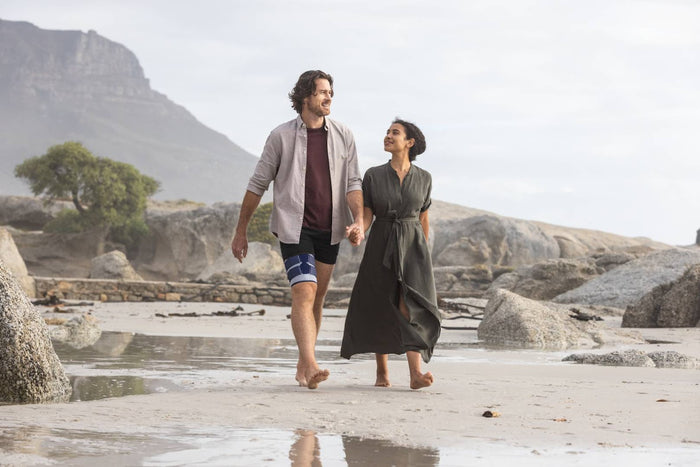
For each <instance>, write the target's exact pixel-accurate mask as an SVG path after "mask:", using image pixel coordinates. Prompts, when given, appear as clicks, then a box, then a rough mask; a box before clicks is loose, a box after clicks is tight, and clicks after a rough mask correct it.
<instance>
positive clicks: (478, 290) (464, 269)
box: [433, 264, 493, 296]
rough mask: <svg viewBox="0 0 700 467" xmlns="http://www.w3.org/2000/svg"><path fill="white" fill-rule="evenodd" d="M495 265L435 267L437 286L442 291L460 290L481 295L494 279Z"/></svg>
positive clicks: (467, 293)
mask: <svg viewBox="0 0 700 467" xmlns="http://www.w3.org/2000/svg"><path fill="white" fill-rule="evenodd" d="M492 268H493V266H490V265H486V264H477V265H474V266H440V267H435V268H433V273H434V275H435V286H436V288H437V290H438V291H440V292H460V293H464V294H465V295H470V296H480V295H482V294H483V293H484V291H485V290H486V289H487V288H488V287H489V285H491V282H492V281H493V272H492Z"/></svg>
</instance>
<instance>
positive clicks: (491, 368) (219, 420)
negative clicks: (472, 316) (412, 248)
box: [0, 302, 700, 465]
mask: <svg viewBox="0 0 700 467" xmlns="http://www.w3.org/2000/svg"><path fill="white" fill-rule="evenodd" d="M242 306H243V307H244V309H245V311H255V310H259V309H261V308H264V309H265V311H266V313H265V315H264V316H239V317H199V318H192V317H170V318H162V317H157V316H156V314H165V315H167V314H168V313H188V312H196V313H200V314H201V313H212V312H215V311H226V310H230V309H231V308H232V307H233V306H232V305H231V304H217V303H203V304H201V303H200V304H196V303H183V304H178V303H166V302H158V303H138V304H136V303H121V304H119V303H100V304H96V305H95V306H93V307H89V308H86V309H81V310H77V311H78V312H85V311H88V310H90V312H91V314H93V315H94V316H95V317H96V318H97V319H98V320H99V325H100V327H101V328H102V329H103V330H104V331H122V332H133V333H140V334H146V335H157V336H193V337H194V336H200V337H234V338H250V339H252V338H261V337H264V338H272V339H275V338H277V339H282V340H288V339H292V338H293V336H292V331H291V325H290V322H289V319H287V317H286V316H287V314H288V313H289V309H287V308H280V307H269V306H261V305H242ZM46 316H59V315H54V314H52V313H47V314H46ZM61 316H64V317H65V315H61ZM325 316H326V318H325V319H324V322H323V325H322V330H321V333H320V335H319V339H320V340H321V341H324V342H334V343H337V345H338V346H339V342H340V339H341V336H342V328H343V316H344V311H343V310H326V312H325ZM616 324H617V323H616V322H615V321H613V322H612V325H616ZM639 331H640V332H641V333H642V335H644V336H645V337H646V338H648V339H650V340H653V341H655V342H659V341H663V342H666V343H655V344H646V345H635V346H628V347H625V348H639V349H642V350H644V351H653V350H666V349H667V350H676V351H678V352H681V353H683V354H686V355H690V356H694V357H697V358H700V328H682V329H640V330H639ZM475 342H476V332H475V331H466V330H445V331H443V335H442V337H441V340H440V342H439V343H438V348H437V349H436V352H435V356H434V358H433V360H432V361H431V362H430V364H427V365H425V364H424V366H423V370H424V371H430V372H432V373H433V375H434V376H435V384H434V385H433V386H431V387H429V388H425V389H421V390H419V391H413V390H411V389H410V388H409V387H408V383H409V379H408V369H407V364H406V361H405V359H404V358H402V357H395V358H394V357H392V358H391V359H390V361H389V368H390V372H391V375H390V376H391V382H392V385H393V386H392V387H391V388H377V387H374V386H373V384H374V370H375V368H374V361H373V360H372V359H370V358H359V359H355V358H353V359H352V360H351V361H346V360H342V359H333V360H328V361H323V360H322V361H321V362H320V363H321V366H322V367H323V368H327V369H328V370H329V371H330V378H329V379H328V380H327V381H325V382H323V383H322V384H321V385H320V386H319V388H318V389H316V390H308V389H306V388H301V387H299V386H297V385H296V382H295V381H294V369H293V368H285V369H281V370H280V369H277V370H276V371H270V369H269V368H260V371H258V372H256V371H246V372H235V371H232V372H231V378H230V379H229V380H225V381H219V382H217V384H216V385H204V386H202V385H196V384H195V385H193V389H191V390H186V391H174V392H164V393H152V394H145V395H135V396H126V397H116V398H111V399H102V400H93V401H85V402H73V403H62V404H47V405H24V406H17V405H15V406H0V459H3V461H2V462H0V463H3V462H5V463H8V464H13V463H14V464H41V463H44V462H45V461H50V459H51V458H55V457H56V455H55V454H53V455H52V454H51V453H50V452H48V451H47V450H46V449H43V450H42V447H41V442H40V440H41V439H42V436H43V437H44V438H47V437H50V436H56V433H61V432H71V433H74V434H75V433H88V434H90V433H91V434H92V435H91V436H93V438H95V439H97V438H99V436H98V434H101V435H104V439H103V440H102V441H100V440H99V439H97V440H96V441H95V442H94V443H92V444H90V446H94V447H95V452H89V449H87V448H84V450H85V449H87V452H82V453H80V455H77V454H76V455H75V456H74V457H72V458H71V459H73V460H76V459H83V458H85V459H90V460H91V461H94V457H91V456H95V457H99V458H102V459H105V460H107V459H109V456H112V455H116V454H115V453H116V452H117V451H119V449H128V446H131V449H132V450H134V449H135V450H137V451H138V450H139V449H141V451H140V454H141V457H135V458H131V460H130V461H129V462H127V463H132V462H133V463H135V464H140V463H144V462H145V461H144V459H147V458H149V457H148V456H156V455H158V454H161V455H162V453H166V452H169V451H172V450H173V447H172V446H170V445H169V443H170V444H172V443H174V441H173V440H175V439H180V438H182V437H183V436H185V435H186V434H187V433H195V432H196V433H209V436H210V437H211V436H213V437H214V438H215V437H216V436H217V434H218V436H220V437H222V436H223V435H222V433H232V430H233V431H235V430H279V432H282V433H291V434H292V435H291V440H292V442H291V443H289V444H290V446H289V447H288V448H285V449H284V452H285V453H287V452H290V453H291V452H292V451H293V449H292V447H293V445H294V444H295V443H297V442H298V441H304V440H305V439H306V438H307V437H305V436H303V435H299V430H302V432H303V433H313V434H314V437H315V438H314V439H315V440H316V442H315V443H314V442H311V443H310V444H309V446H310V447H309V448H308V449H309V452H308V453H307V454H309V453H310V454H309V455H312V454H313V452H315V451H314V449H315V450H318V437H319V436H320V437H321V438H322V439H321V440H322V441H323V436H342V437H343V438H342V439H343V443H344V442H345V440H348V439H375V440H383V442H387V443H390V444H392V445H394V446H399V447H406V448H408V447H412V448H421V449H428V450H430V449H436V450H437V451H438V452H439V453H440V454H441V455H438V458H440V457H441V459H440V460H439V461H438V462H433V463H430V462H428V463H427V464H426V463H421V464H420V465H458V463H454V464H453V463H452V462H456V461H455V459H461V458H462V457H463V456H467V457H468V458H467V459H465V460H466V461H469V462H467V463H472V464H474V465H490V464H489V463H490V462H497V461H499V460H500V461H503V462H505V461H506V460H508V459H510V460H513V461H517V462H520V465H527V462H528V461H529V462H531V465H549V464H547V462H548V461H551V462H552V465H554V464H555V463H556V464H557V465H559V464H561V463H562V462H564V463H567V464H571V465H586V464H587V463H588V462H589V461H591V460H599V459H601V458H604V457H608V458H615V459H617V460H620V459H623V460H624V459H627V460H632V459H637V464H638V465H660V464H656V462H661V463H662V464H664V465H666V464H668V463H669V462H670V464H671V465H693V464H692V462H695V461H696V460H697V459H698V458H700V397H698V396H699V395H700V370H681V369H658V368H625V367H604V366H593V365H580V364H574V363H564V362H561V359H562V358H563V357H564V356H566V355H568V354H570V353H575V352H581V351H586V352H589V351H590V350H576V349H572V350H569V351H564V352H542V351H534V350H533V351H529V350H528V351H522V350H506V349H495V350H486V349H483V348H480V347H479V346H478V345H476V344H475ZM618 349H620V347H618V348H613V347H606V348H602V349H596V350H594V351H595V352H610V351H612V350H618ZM487 410H489V411H491V412H496V413H497V415H499V416H497V417H491V418H486V417H483V416H482V414H483V413H484V412H485V411H487ZM22 433H27V434H26V435H22ZM22 436H25V437H24V438H22ZM76 436H77V435H76ZM130 437H131V438H130ZM178 437H180V438H178ZM34 439H36V440H37V441H36V442H35V443H33V442H31V441H28V440H34ZM129 439H132V441H131V442H129V441H128V440H129ZM222 439H223V438H222ZM116 440H120V441H119V442H118V446H117V447H115V443H117V441H116ZM154 440H157V442H156V441H154ZM336 441H337V440H336ZM328 442H329V443H331V444H332V442H331V441H328ZM35 444H36V449H34V448H33V447H32V446H34V445H35ZM270 444H273V441H271V442H270ZM221 445H222V446H224V445H225V443H222V444H221ZM300 445H301V446H303V445H304V443H301V444H300ZM44 446H45V443H44ZM119 446H121V448H120V447H119ZM139 446H141V448H139ZM314 446H315V447H314ZM222 449H223V448H222ZM231 449H234V448H231ZM320 449H321V451H323V443H321V447H320ZM115 450H116V451H115ZM119 452H121V451H119ZM346 452H347V448H346ZM124 455H126V454H124ZM59 457H60V456H59ZM69 458H70V456H69ZM273 458H274V456H273ZM119 459H121V460H120V461H119V463H121V461H124V460H125V459H126V458H125V457H122V458H119ZM450 459H452V460H450ZM210 460H211V459H210ZM229 460H230V459H229ZM275 460H278V461H279V460H280V459H275ZM375 460H376V459H375ZM281 461H282V462H281V464H282V465H284V464H285V462H286V463H289V462H291V460H290V458H287V457H285V459H282V460H281ZM75 462H76V465H77V464H80V462H77V461H75ZM479 462H481V463H479ZM645 462H650V463H645ZM87 463H89V462H88V461H86V464H87ZM145 463H146V464H148V462H145ZM211 463H212V464H217V462H216V461H212V462H211ZM224 463H229V462H223V461H222V464H224ZM523 463H525V464H523ZM156 464H158V465H173V464H177V462H175V461H173V462H172V463H171V464H168V462H167V461H163V462H160V463H157V462H156ZM238 465H242V464H238ZM336 465H337V464H336ZM367 465H369V464H367ZM379 465H381V463H379ZM407 465H417V464H411V463H410V462H409V463H408V464H407Z"/></svg>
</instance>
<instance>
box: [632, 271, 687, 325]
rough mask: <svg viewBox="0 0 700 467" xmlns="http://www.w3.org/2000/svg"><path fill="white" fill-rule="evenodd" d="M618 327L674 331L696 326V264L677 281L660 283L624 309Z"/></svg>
mask: <svg viewBox="0 0 700 467" xmlns="http://www.w3.org/2000/svg"><path fill="white" fill-rule="evenodd" d="M622 326H623V327H628V328H652V327H653V328H655V327H659V328H677V327H696V326H700V264H696V265H694V266H691V267H689V268H688V269H687V270H686V271H685V273H684V274H683V275H682V276H681V277H680V278H679V279H677V280H675V281H672V282H669V283H666V284H661V285H658V286H656V287H655V288H654V289H652V290H651V291H650V292H649V293H647V294H646V295H644V296H643V297H642V298H641V299H640V300H639V301H638V302H637V303H635V304H634V305H630V306H628V307H627V310H626V311H625V314H624V316H623V317H622Z"/></svg>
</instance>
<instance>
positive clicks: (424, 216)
mask: <svg viewBox="0 0 700 467" xmlns="http://www.w3.org/2000/svg"><path fill="white" fill-rule="evenodd" d="M365 209H367V208H365ZM418 220H419V221H420V225H421V226H422V227H423V233H424V234H425V239H426V240H428V233H429V232H430V221H429V220H428V210H427V209H426V210H425V211H423V212H421V213H420V215H419V216H418Z"/></svg>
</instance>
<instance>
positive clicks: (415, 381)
mask: <svg viewBox="0 0 700 467" xmlns="http://www.w3.org/2000/svg"><path fill="white" fill-rule="evenodd" d="M433 381H434V378H433V374H432V373H431V372H429V371H428V372H427V373H418V372H416V373H413V374H411V389H420V388H426V387H428V386H430V385H432V384H433Z"/></svg>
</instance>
